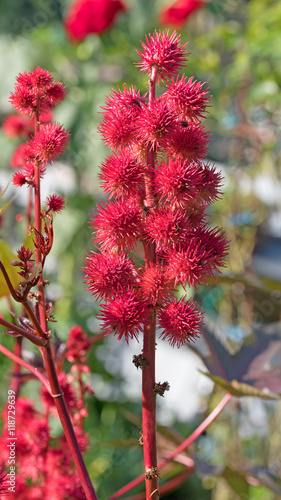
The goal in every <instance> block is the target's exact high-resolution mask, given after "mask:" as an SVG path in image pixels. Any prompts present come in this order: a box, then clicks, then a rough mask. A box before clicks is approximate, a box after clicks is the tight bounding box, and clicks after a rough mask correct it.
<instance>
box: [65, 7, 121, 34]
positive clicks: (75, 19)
mask: <svg viewBox="0 0 281 500" xmlns="http://www.w3.org/2000/svg"><path fill="white" fill-rule="evenodd" d="M125 9H126V7H125V5H124V4H123V2H122V1H121V0H77V1H76V2H74V3H72V4H71V5H70V8H69V10H68V12H67V14H66V18H65V20H64V27H65V30H66V33H67V35H68V38H69V40H70V41H71V42H81V41H82V40H84V38H86V37H87V36H88V35H90V34H91V33H101V32H102V31H104V30H106V29H107V28H109V27H110V26H111V25H112V24H113V23H114V20H115V17H116V15H117V14H118V12H119V11H122V10H125Z"/></svg>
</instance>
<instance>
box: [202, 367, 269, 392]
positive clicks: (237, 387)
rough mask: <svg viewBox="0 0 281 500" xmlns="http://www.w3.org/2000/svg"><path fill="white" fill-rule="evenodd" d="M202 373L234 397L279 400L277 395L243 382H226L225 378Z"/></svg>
mask: <svg viewBox="0 0 281 500" xmlns="http://www.w3.org/2000/svg"><path fill="white" fill-rule="evenodd" d="M200 371H201V373H203V374H204V375H206V376H207V377H209V378H210V379H211V380H213V382H215V384H218V385H219V386H220V387H222V388H223V389H225V390H226V391H228V392H230V393H231V394H233V396H237V397H240V396H253V397H257V398H262V399H277V398H278V395H277V394H267V393H266V392H263V391H260V390H259V389H256V388H255V387H253V386H251V385H248V384H243V383H242V382H238V381H237V380H232V381H231V382H226V381H225V380H224V379H223V378H221V377H218V376H216V375H210V373H207V372H204V371H202V370H200Z"/></svg>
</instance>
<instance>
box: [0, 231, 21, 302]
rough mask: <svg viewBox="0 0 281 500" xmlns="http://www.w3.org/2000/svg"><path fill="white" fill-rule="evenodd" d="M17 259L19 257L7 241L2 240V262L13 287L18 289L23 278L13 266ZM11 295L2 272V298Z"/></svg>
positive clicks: (0, 287)
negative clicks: (12, 263)
mask: <svg viewBox="0 0 281 500" xmlns="http://www.w3.org/2000/svg"><path fill="white" fill-rule="evenodd" d="M15 259H17V256H16V255H15V254H14V252H13V251H12V250H11V248H10V247H9V245H7V243H5V241H3V240H0V260H1V262H2V264H3V265H4V267H5V269H6V271H7V273H8V275H9V278H10V280H11V283H12V285H13V287H14V288H17V287H18V284H19V282H20V280H21V277H20V276H19V274H18V268H16V267H14V266H11V262H12V261H13V260H15ZM9 294H10V292H9V288H8V286H7V284H6V281H5V279H4V276H3V274H2V273H1V271H0V297H4V296H5V295H9Z"/></svg>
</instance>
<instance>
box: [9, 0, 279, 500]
mask: <svg viewBox="0 0 281 500" xmlns="http://www.w3.org/2000/svg"><path fill="white" fill-rule="evenodd" d="M97 12H98V15H97ZM77 14H78V15H79V17H78V19H79V21H77V20H76V17H75V16H76V15H77ZM280 25H281V3H280V2H279V1H278V0H263V1H260V0H249V1H247V0H225V1H222V0H210V1H208V2H207V1H206V2H203V1H196V0H178V1H176V2H174V3H173V2H171V1H168V0H155V1H154V2H151V1H149V0H122V1H121V0H120V1H119V0H107V1H102V0H80V1H77V2H71V1H69V0H47V1H43V0H42V1H40V0H21V1H19V0H9V1H8V0H2V1H1V5H0V52H1V59H0V70H1V75H2V78H1V81H0V117H1V122H2V123H3V129H2V132H1V133H0V149H1V171H0V184H1V189H2V190H4V188H5V187H6V186H7V184H8V183H9V181H10V180H11V176H12V172H13V171H14V169H12V167H11V165H10V160H11V158H12V156H13V154H14V151H15V148H16V146H18V145H19V144H20V142H21V140H22V139H21V138H20V136H19V134H18V133H15V132H13V131H12V132H11V126H10V128H9V126H8V125H9V122H8V125H7V117H8V116H9V115H10V114H11V107H10V104H9V102H8V98H9V93H10V91H11V90H12V88H13V85H14V81H15V77H16V75H17V74H18V73H19V72H23V71H25V70H30V69H32V68H36V67H37V66H38V65H40V66H41V67H43V68H46V69H47V70H48V71H50V72H51V73H52V74H53V75H54V77H55V79H56V80H59V81H62V82H63V83H64V85H66V87H67V91H68V97H67V99H66V100H65V101H64V102H63V103H62V104H61V105H60V107H58V108H57V109H56V111H55V113H56V114H55V120H57V121H58V122H60V123H63V124H64V126H65V127H66V128H68V129H70V131H71V146H70V148H69V150H68V154H67V155H66V156H65V157H64V159H63V161H60V162H57V163H55V164H54V165H53V166H52V167H51V168H50V169H49V173H48V175H47V176H46V182H45V189H46V192H45V193H43V198H46V195H49V194H50V193H52V192H53V191H54V190H55V191H56V192H59V193H61V194H63V195H65V196H66V208H65V210H64V213H63V214H62V215H59V216H58V217H56V220H55V244H54V251H53V254H52V257H51V258H50V259H49V261H48V263H47V266H46V270H47V271H48V276H47V277H48V279H49V280H50V283H51V284H50V285H49V287H48V294H49V296H50V298H51V299H52V301H53V302H55V319H56V320H57V322H58V323H57V324H58V325H59V327H58V328H57V332H56V333H57V335H58V337H59V338H60V339H61V341H62V342H63V341H66V338H67V332H68V329H69V327H71V326H72V325H74V324H80V325H81V326H82V327H83V328H84V329H85V330H86V331H87V332H88V334H89V335H93V334H96V333H97V332H98V329H99V325H98V322H97V320H96V319H95V314H96V312H97V309H98V305H97V304H95V303H94V301H93V300H92V299H91V297H90V296H88V294H87V293H84V292H83V288H84V285H83V277H82V271H81V268H82V266H83V260H84V259H85V254H86V251H89V249H90V248H91V241H90V236H89V228H88V224H87V221H88V220H89V213H90V212H91V213H92V210H93V208H94V207H95V204H96V203H97V202H98V201H100V199H101V197H102V196H104V195H103V193H102V191H101V189H100V186H99V180H98V177H97V174H98V166H99V164H100V163H101V161H102V159H103V158H104V156H105V155H107V152H106V151H105V149H104V146H103V143H102V140H101V138H100V136H99V135H98V133H97V125H98V122H99V120H100V115H99V111H100V106H101V105H102V104H103V102H104V96H105V95H108V94H109V93H110V90H111V88H112V87H114V88H116V87H117V85H122V84H123V83H124V82H130V83H131V84H134V85H136V86H137V87H138V88H140V89H141V91H143V92H145V91H146V78H145V76H143V75H141V74H138V72H136V71H135V70H134V67H133V64H132V63H134V62H136V61H137V55H136V52H135V48H139V47H140V40H143V39H144V36H145V34H146V33H148V32H153V31H154V30H155V29H158V28H159V27H161V28H163V27H164V28H166V27H167V28H170V29H172V30H173V29H174V28H177V30H178V31H179V32H180V33H181V37H182V42H183V43H184V42H186V41H189V52H190V53H191V55H190V59H189V62H188V65H187V67H186V68H185V70H184V71H185V73H186V75H187V76H195V78H197V79H198V80H200V81H206V82H208V86H210V91H211V94H212V95H213V98H212V107H211V108H209V114H208V120H207V129H208V130H210V131H211V132H212V141H211V143H210V151H209V154H208V159H209V160H210V161H211V162H214V163H215V164H217V165H218V167H219V168H220V169H222V170H223V174H224V177H225V186H224V191H225V195H224V197H223V199H222V200H221V201H219V202H217V203H215V204H214V205H213V206H212V217H213V218H214V224H215V225H219V226H223V228H224V230H225V231H226V233H227V236H228V238H229V239H230V240H231V245H230V254H229V262H228V267H227V269H225V271H224V273H223V275H222V276H221V277H219V278H218V280H217V281H216V283H212V284H211V285H212V286H208V287H200V290H199V293H198V294H196V295H195V297H196V298H197V299H198V300H199V301H200V302H202V304H203V308H204V309H205V311H206V312H207V320H206V329H205V334H204V338H203V340H202V341H201V342H198V343H196V344H195V346H194V349H196V352H197V354H198V353H199V355H200V356H201V359H203V361H204V362H205V365H204V364H203V362H202V361H200V360H198V357H197V356H195V355H194V352H193V351H191V350H190V348H188V347H186V348H185V349H183V351H181V352H178V351H176V350H172V349H171V348H170V347H167V350H166V348H165V347H164V345H162V343H161V342H159V345H158V359H157V363H158V365H157V370H158V376H159V379H161V380H168V381H169V383H170V385H171V390H170V392H169V393H168V394H167V395H166V396H165V398H161V402H160V403H161V404H160V406H159V424H161V425H160V426H159V443H160V448H161V450H162V451H161V453H163V454H164V450H167V449H168V450H169V449H171V447H172V448H173V447H174V446H175V445H176V444H178V443H179V442H181V440H183V439H184V437H186V436H187V435H188V434H189V433H190V431H191V430H192V429H193V428H194V427H196V425H198V423H199V422H200V421H201V420H202V418H203V417H204V415H205V413H206V412H208V411H209V410H210V409H212V408H214V407H215V405H216V403H217V402H218V401H219V398H221V397H222V395H223V392H224V389H223V388H221V387H220V386H219V384H222V383H223V381H222V379H223V380H224V381H227V383H228V384H230V383H231V381H233V380H237V381H238V384H239V383H242V382H243V383H245V382H246V383H248V384H249V385H251V386H252V387H254V388H255V389H258V390H260V391H263V392H261V393H260V396H263V395H264V390H265V389H266V390H267V391H271V392H274V393H275V394H277V395H278V394H280V393H281V342H280V323H279V321H280V304H281V266H280V258H279V255H280V250H281V223H280V221H281V206H280V200H281V185H280V126H281V92H280V86H281V67H280V64H279V61H280V57H281V31H280ZM5 123H6V125H5ZM10 125H11V122H10ZM15 136H16V137H15ZM18 191H19V190H18V189H17V196H16V198H15V199H14V200H13V202H12V203H11V204H10V205H9V206H7V203H9V201H10V200H11V199H12V198H13V196H14V195H15V193H16V191H15V189H14V186H13V185H12V184H11V182H10V183H9V185H8V188H7V189H6V191H5V193H4V194H3V197H2V199H1V200H0V204H1V206H2V207H3V208H6V209H5V211H3V213H2V211H1V214H0V217H1V239H2V240H5V242H6V243H8V244H9V245H10V247H11V249H12V250H13V251H15V250H16V249H17V248H19V245H20V243H19V242H20V241H21V237H22V235H23V234H24V231H25V229H26V220H25V218H24V217H23V216H22V215H21V214H22V212H23V207H24V203H25V202H24V197H25V196H27V190H26V188H25V187H23V188H21V190H20V192H18ZM16 219H17V220H20V219H21V222H20V224H15V223H14V222H15V220H16ZM2 240H1V242H0V245H1V248H0V252H1V254H2V257H3V255H4V254H5V251H6V252H7V251H10V250H7V248H6V247H5V246H4V243H3V242H2ZM5 255H6V254H5ZM7 258H9V257H7ZM11 260H13V258H11ZM0 285H1V286H0V291H1V299H0V306H1V312H2V314H9V313H8V311H9V305H8V304H7V301H6V297H5V295H6V293H7V290H6V291H5V287H3V286H2V281H1V280H0ZM190 294H191V295H194V292H193V291H192V290H191V291H190ZM2 341H3V343H4V345H6V346H7V347H10V348H12V344H13V339H11V338H3V339H2ZM123 347H124V346H123V344H122V343H117V342H116V341H115V340H113V339H111V338H106V339H105V340H100V341H99V342H97V343H95V344H94V345H93V348H92V350H91V353H90V361H89V365H90V368H91V372H92V374H91V387H92V389H93V390H94V391H95V395H94V396H88V410H89V417H88V419H86V425H85V427H86V430H87V431H88V432H89V433H90V436H91V443H92V445H91V449H90V451H89V452H88V454H87V456H86V460H87V463H88V465H89V471H90V474H91V475H92V476H93V479H94V482H95V486H97V491H98V494H99V498H100V499H101V500H103V499H106V498H108V497H109V496H110V495H112V494H113V492H114V491H115V490H116V489H118V488H119V487H121V486H122V485H123V484H125V483H126V482H127V481H129V480H131V479H133V478H134V477H135V476H137V475H138V474H140V473H141V471H142V453H141V449H140V446H139V444H138V438H139V431H140V428H141V423H140V420H139V419H140V414H141V408H140V401H139V399H138V395H139V394H140V378H141V377H140V374H139V373H137V372H136V370H135V368H134V367H133V365H132V363H131V359H130V356H132V355H133V354H134V353H135V348H136V345H135V344H134V343H132V344H131V347H130V349H129V354H128V351H127V348H126V349H123ZM212 353H215V354H212ZM25 356H26V357H27V358H28V356H29V357H30V353H28V352H25ZM216 356H217V359H216ZM218 360H219V361H218ZM206 366H207V368H208V370H209V373H210V374H211V375H212V376H213V377H214V376H216V377H217V379H216V385H215V386H213V383H212V382H211V381H210V380H208V379H207V378H206V376H204V375H202V374H199V373H198V370H197V369H198V367H199V368H201V369H203V370H206ZM10 373H11V364H10V361H9V360H8V359H7V358H5V357H4V356H2V355H1V365H0V376H1V395H2V396H1V398H2V405H1V406H3V405H4V403H5V402H6V398H5V393H6V389H7V386H8V384H9V377H10ZM32 384H33V385H32ZM35 386H36V387H37V382H35V381H30V382H28V384H25V385H24V386H23V388H22V393H23V395H27V394H29V393H30V390H31V389H30V387H35ZM226 388H227V389H229V388H230V385H226ZM247 391H248V389H247V390H246V389H245V388H243V386H241V385H240V386H239V387H238V389H237V395H241V394H248V392H247ZM162 399H163V401H162ZM280 413H281V407H280V404H279V403H278V402H272V401H266V400H263V399H257V398H253V397H249V396H248V397H245V398H240V399H236V398H235V399H233V400H232V401H231V402H230V403H229V404H228V406H227V407H226V409H225V410H224V412H223V414H222V415H221V416H220V417H219V419H218V421H217V423H216V422H215V423H214V424H212V426H211V427H210V428H209V429H208V431H207V433H206V434H205V435H203V436H202V437H201V438H200V439H199V440H197V441H196V445H194V447H193V448H192V450H189V452H188V453H189V454H188V456H192V458H193V460H194V461H195V464H196V470H197V472H196V474H193V475H192V476H191V477H190V478H189V479H188V480H187V479H186V478H183V482H182V484H181V485H178V486H176V488H175V490H174V491H173V492H171V493H170V494H168V495H167V496H166V498H167V499H169V498H171V499H177V498H178V499H183V498H188V497H192V498H196V499H197V498H198V499H199V498H200V500H201V499H202V500H203V499H211V498H212V499H214V500H220V499H226V500H232V499H233V500H235V499H236V498H241V499H250V500H256V499H259V498H263V499H265V500H275V499H277V498H280V496H281V492H280V488H281V482H280V479H278V477H279V478H280V476H281V474H280V473H281V462H280V453H279V449H280V444H281V438H280ZM113 424H114V425H113ZM171 428H173V429H174V430H173V431H172V430H171ZM185 469H186V465H185V464H182V463H179V462H174V463H173V464H172V465H170V466H169V467H168V468H167V469H166V471H165V470H164V472H163V480H166V479H167V478H170V479H171V478H172V477H174V476H175V475H176V474H178V473H180V472H182V471H184V470H185Z"/></svg>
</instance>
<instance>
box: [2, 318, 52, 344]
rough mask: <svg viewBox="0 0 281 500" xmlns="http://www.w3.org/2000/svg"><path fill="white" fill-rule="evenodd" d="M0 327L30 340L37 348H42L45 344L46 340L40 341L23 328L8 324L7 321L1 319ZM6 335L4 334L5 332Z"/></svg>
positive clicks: (40, 339)
mask: <svg viewBox="0 0 281 500" xmlns="http://www.w3.org/2000/svg"><path fill="white" fill-rule="evenodd" d="M0 325H3V326H5V328H9V330H11V331H14V332H15V333H16V334H18V335H21V336H22V337H25V338H26V339H28V340H30V342H32V343H33V344H35V345H37V346H41V347H42V346H44V345H46V343H47V339H46V340H45V339H42V338H39V337H37V336H36V335H33V333H31V332H29V331H28V330H24V329H23V328H21V327H19V326H16V325H14V324H13V323H9V321H6V320H5V319H3V318H0ZM5 333H6V332H5Z"/></svg>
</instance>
